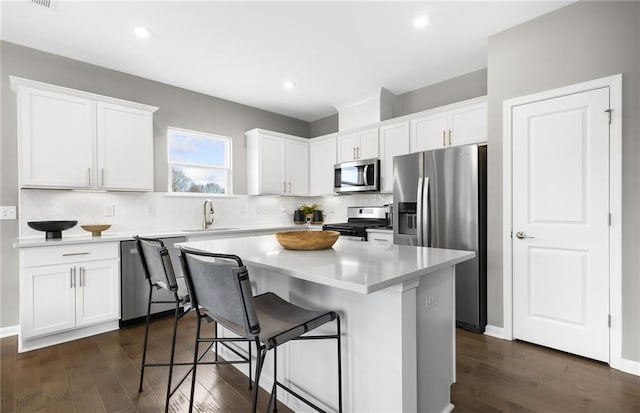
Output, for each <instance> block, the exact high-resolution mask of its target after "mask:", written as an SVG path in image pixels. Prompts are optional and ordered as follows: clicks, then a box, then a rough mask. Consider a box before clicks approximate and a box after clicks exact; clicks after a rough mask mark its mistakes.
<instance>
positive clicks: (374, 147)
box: [356, 128, 380, 159]
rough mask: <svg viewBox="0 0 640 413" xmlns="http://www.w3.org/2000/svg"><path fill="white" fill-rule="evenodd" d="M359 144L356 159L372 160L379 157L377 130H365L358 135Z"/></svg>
mask: <svg viewBox="0 0 640 413" xmlns="http://www.w3.org/2000/svg"><path fill="white" fill-rule="evenodd" d="M359 135H360V142H359V143H358V148H357V149H356V155H357V159H373V158H377V157H378V155H379V153H380V152H379V151H378V128H374V129H367V130H364V131H362V132H360V133H359Z"/></svg>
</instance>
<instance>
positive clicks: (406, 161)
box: [393, 145, 487, 332]
mask: <svg viewBox="0 0 640 413" xmlns="http://www.w3.org/2000/svg"><path fill="white" fill-rule="evenodd" d="M393 178H394V179H393V223H394V224H393V241H394V243H395V244H400V245H416V246H423V247H434V248H450V249H459V250H469V251H475V252H476V258H474V259H473V260H470V261H466V262H463V263H460V264H458V265H456V324H457V325H458V326H459V327H462V328H464V329H467V330H471V331H475V332H484V329H485V326H486V324H487V303H486V300H487V251H486V250H487V147H486V146H480V145H464V146H458V147H451V148H443V149H436V150H432V151H426V152H419V153H413V154H409V155H403V156H396V157H394V158H393Z"/></svg>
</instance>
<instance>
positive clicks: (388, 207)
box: [384, 204, 393, 228]
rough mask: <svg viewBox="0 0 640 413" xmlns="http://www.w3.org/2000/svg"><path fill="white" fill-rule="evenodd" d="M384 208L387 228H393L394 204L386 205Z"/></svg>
mask: <svg viewBox="0 0 640 413" xmlns="http://www.w3.org/2000/svg"><path fill="white" fill-rule="evenodd" d="M384 208H385V210H384V215H385V217H386V218H387V228H393V204H385V205H384Z"/></svg>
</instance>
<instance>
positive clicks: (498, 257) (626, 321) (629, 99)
mask: <svg viewBox="0 0 640 413" xmlns="http://www.w3.org/2000/svg"><path fill="white" fill-rule="evenodd" d="M639 27H640V3H638V2H590V1H588V2H578V3H574V4H571V5H569V6H567V7H564V8H562V9H559V10H557V11H555V12H552V13H550V14H547V15H544V16H541V17H539V18H537V19H535V20H532V21H529V22H526V23H524V24H522V25H519V26H516V27H514V28H512V29H509V30H507V31H504V32H502V33H498V34H496V35H494V36H492V37H490V38H489V59H488V64H489V66H488V67H489V73H488V92H489V93H488V95H489V124H488V125H489V161H488V181H489V197H488V198H489V208H488V210H489V216H488V227H489V234H488V237H489V240H488V241H489V242H488V245H489V250H488V266H489V268H488V278H489V280H488V283H489V286H488V301H489V308H488V318H489V324H492V325H495V326H503V316H502V315H503V314H502V310H503V306H502V281H503V280H502V258H503V257H502V231H503V228H502V218H503V217H502V178H503V170H502V121H503V119H502V105H503V101H504V100H505V99H510V98H514V97H518V96H523V95H527V94H531V93H535V92H540V91H544V90H548V89H552V88H557V87H561V86H566V85H570V84H574V83H579V82H584V81H588V80H592V79H597V78H600V77H605V76H609V75H614V74H617V73H622V74H623V88H624V89H623V114H622V116H623V125H622V133H623V160H622V174H623V189H622V192H623V194H622V197H623V217H622V219H623V221H624V227H623V239H622V245H623V248H622V261H623V265H622V267H623V268H622V272H623V274H622V283H623V285H622V287H623V302H622V307H623V308H622V311H623V357H624V358H627V359H630V360H636V361H639V360H640V341H639V340H640V305H639V302H640V300H638V296H639V294H640V254H638V251H639V250H640V231H639V230H640V228H639V224H640V188H639V186H638V182H639V180H638V178H639V177H640V163H638V158H639V156H640V143H639V141H638V138H639V135H640V124H639V115H640V97H639V96H640V72H639V69H640V31H639Z"/></svg>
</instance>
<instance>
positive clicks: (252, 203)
mask: <svg viewBox="0 0 640 413" xmlns="http://www.w3.org/2000/svg"><path fill="white" fill-rule="evenodd" d="M205 199H207V197H206V196H188V195H183V196H180V195H172V194H167V193H160V192H147V193H140V192H83V191H69V190H47V189H23V190H21V191H20V216H19V220H20V237H31V236H41V235H42V233H41V232H39V231H35V230H33V229H31V228H29V227H28V226H27V222H28V221H46V220H59V219H65V220H77V221H78V225H77V226H76V227H74V228H72V229H70V230H68V231H65V235H86V234H87V233H86V232H85V231H83V230H82V229H81V228H80V225H85V224H111V225H112V227H111V229H109V232H110V233H132V234H133V233H140V234H144V233H161V232H175V231H180V230H184V229H196V228H200V227H201V225H202V207H203V203H204V200H205ZM210 199H211V200H212V201H213V207H214V210H215V222H214V224H213V226H214V227H216V226H217V227H229V226H246V225H268V224H285V223H289V222H292V220H293V211H294V210H295V209H297V207H298V206H299V205H301V204H303V203H306V204H309V203H317V204H319V205H320V207H321V209H322V210H323V211H324V214H325V222H341V221H345V220H346V219H347V218H346V215H347V207H348V206H355V205H358V206H370V205H383V204H386V203H390V202H391V200H392V196H391V194H379V193H374V194H357V195H340V196H331V197H279V196H247V195H235V196H230V197H213V196H212V197H210ZM111 210H112V211H113V216H105V215H109V213H110V212H111Z"/></svg>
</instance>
